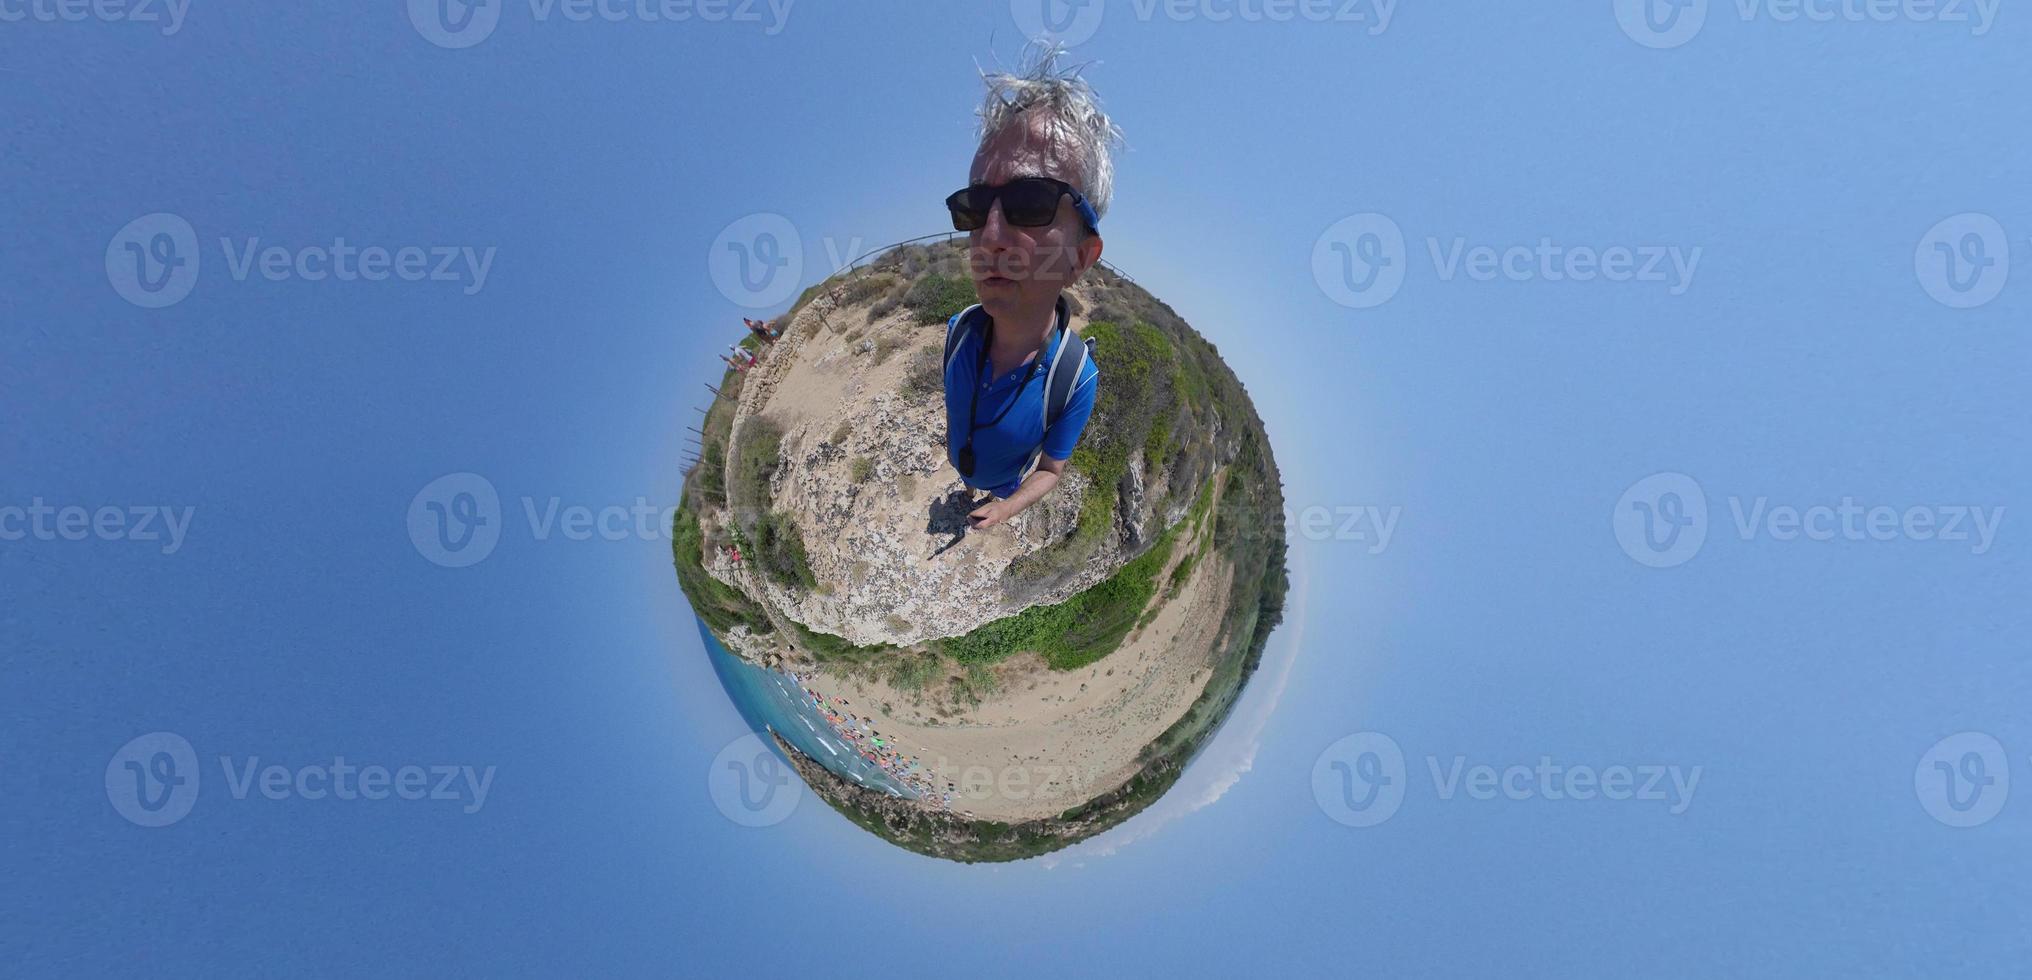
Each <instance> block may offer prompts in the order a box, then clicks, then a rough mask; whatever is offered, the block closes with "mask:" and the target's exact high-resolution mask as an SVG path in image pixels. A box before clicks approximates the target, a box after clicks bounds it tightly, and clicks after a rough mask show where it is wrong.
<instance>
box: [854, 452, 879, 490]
mask: <svg viewBox="0 0 2032 980" xmlns="http://www.w3.org/2000/svg"><path fill="white" fill-rule="evenodd" d="M874 472H875V461H874V460H872V459H869V458H868V457H866V456H856V457H854V462H853V474H852V476H853V478H854V482H855V483H866V482H868V477H869V475H870V474H872V473H874Z"/></svg>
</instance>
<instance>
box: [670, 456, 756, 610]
mask: <svg viewBox="0 0 2032 980" xmlns="http://www.w3.org/2000/svg"><path fill="white" fill-rule="evenodd" d="M670 551H671V558H672V560H673V561H674V562H675V563H676V565H677V584H678V587H679V588H681V589H683V590H684V594H685V598H686V599H689V600H690V601H691V608H692V611H693V612H695V613H697V614H698V617H699V618H700V619H702V620H704V621H705V624H706V627H707V628H708V629H711V630H712V631H713V632H714V633H725V632H726V631H728V630H730V629H732V628H734V627H735V626H738V625H744V624H745V625H746V626H747V627H748V629H749V630H750V631H752V632H756V633H769V632H772V631H774V629H775V625H774V624H773V623H771V622H770V620H769V615H768V614H767V613H766V612H764V611H763V610H762V607H761V606H758V605H756V604H755V603H753V602H751V601H749V599H748V597H747V596H745V595H742V594H741V591H740V590H739V589H736V588H734V587H733V586H730V585H728V584H727V583H725V582H722V581H720V580H719V579H716V578H714V577H713V576H712V574H711V573H709V572H707V571H706V570H705V566H704V557H705V541H704V535H703V534H702V533H701V532H700V530H699V520H698V514H697V512H695V511H694V510H692V499H691V494H690V492H689V491H687V492H686V493H685V495H684V496H683V497H682V498H681V499H680V501H679V503H678V508H677V513H676V515H675V516H674V517H673V518H672V519H671V524H670Z"/></svg>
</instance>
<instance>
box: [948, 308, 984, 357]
mask: <svg viewBox="0 0 2032 980" xmlns="http://www.w3.org/2000/svg"><path fill="white" fill-rule="evenodd" d="M981 312H982V311H981V304H979V303H975V304H974V305H972V306H969V307H967V308H966V309H964V310H961V311H959V313H958V314H957V315H955V316H954V317H953V320H952V323H951V324H950V325H948V326H947V327H946V328H945V357H944V359H943V361H944V364H945V369H946V370H947V371H951V370H952V362H953V355H954V354H957V353H959V350H960V342H961V341H963V340H965V339H967V334H968V333H969V332H971V331H972V330H973V329H974V322H975V321H977V320H979V319H980V314H981Z"/></svg>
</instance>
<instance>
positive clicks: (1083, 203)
mask: <svg viewBox="0 0 2032 980" xmlns="http://www.w3.org/2000/svg"><path fill="white" fill-rule="evenodd" d="M1066 194H1071V195H1072V206H1073V207H1074V208H1077V209H1078V210H1079V213H1080V220H1082V221H1084V222H1086V226H1087V230H1088V231H1090V232H1098V231H1099V230H1100V226H1101V216H1100V215H1099V214H1097V213H1095V212H1094V206H1093V205H1092V204H1089V203H1087V199H1086V195H1083V194H1081V193H1080V192H1079V191H1078V190H1076V189H1074V188H1073V186H1072V185H1071V184H1068V183H1066V182H1065V181H1062V180H1055V179H1053V178H1050V177H1018V178H1016V179H1015V180H1012V181H1010V182H1008V183H1006V184H1003V185H1002V186H1000V187H989V186H987V185H986V184H973V185H970V186H967V187H964V188H961V189H960V190H957V191H954V192H953V193H952V195H951V196H950V197H947V198H946V199H945V206H946V209H947V210H949V211H951V212H952V222H953V230H954V231H977V230H979V229H981V228H983V227H985V226H986V225H987V223H988V211H989V209H991V208H993V207H994V206H995V202H996V201H997V200H999V201H1001V202H1002V219H1003V220H1005V221H1007V222H1009V223H1010V224H1012V225H1016V226H1018V227H1022V228H1042V227H1044V226H1045V225H1048V224H1051V222H1052V221H1053V220H1054V219H1056V218H1057V217H1058V199H1059V198H1060V197H1062V196H1064V195H1066Z"/></svg>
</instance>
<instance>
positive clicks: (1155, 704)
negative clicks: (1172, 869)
mask: <svg viewBox="0 0 2032 980" xmlns="http://www.w3.org/2000/svg"><path fill="white" fill-rule="evenodd" d="M1216 485H1218V484H1216ZM1211 523H1212V521H1211V518H1209V520H1208V524H1209V525H1211ZM1209 530H1210V527H1209ZM1185 544H1186V542H1185V541H1184V540H1181V541H1180V542H1179V543H1178V546H1177V547H1175V548H1174V549H1173V551H1172V559H1171V562H1170V563H1169V564H1167V566H1166V568H1165V570H1164V572H1163V573H1162V574H1161V575H1160V577H1159V581H1160V582H1166V581H1168V576H1169V575H1170V571H1171V568H1172V567H1173V566H1175V565H1176V563H1177V562H1178V561H1179V560H1181V559H1182V558H1183V557H1184V556H1185V554H1186V553H1187V552H1188V549H1187V548H1186V547H1185ZM1232 577H1233V568H1232V567H1231V566H1230V565H1229V564H1228V563H1227V562H1226V560H1225V559H1222V558H1220V557H1218V556H1206V557H1203V558H1202V559H1201V561H1200V562H1199V564H1198V565H1196V566H1195V567H1194V568H1193V572H1192V575H1191V577H1190V578H1188V579H1187V580H1186V583H1185V585H1184V586H1183V587H1181V588H1180V590H1179V593H1178V595H1177V596H1176V597H1174V598H1173V599H1172V600H1171V601H1169V602H1167V603H1165V604H1164V605H1163V607H1162V609H1161V611H1160V612H1159V613H1158V614H1157V618H1156V619H1154V620H1152V621H1151V623H1150V624H1149V625H1148V626H1146V627H1144V628H1142V629H1141V630H1139V631H1137V632H1134V633H1131V634H1130V636H1129V638H1128V639H1127V640H1125V641H1124V642H1123V644H1122V646H1121V647H1119V648H1117V649H1116V650H1115V652H1113V653H1111V654H1109V655H1108V656H1106V657H1103V658H1101V660H1100V661H1098V662H1096V663H1094V664H1091V665H1089V666H1087V667H1082V668H1080V669H1078V670H1071V671H1054V670H1051V669H1049V668H1047V667H1046V666H1045V664H1044V661H1043V659H1042V658H1041V657H1038V656H1037V655H1035V654H1020V655H1018V656H1016V657H1013V658H1011V659H1010V660H1009V661H1008V662H1006V663H1004V664H1002V665H1000V666H999V668H998V671H997V673H998V675H999V680H1000V691H999V692H998V693H997V694H995V695H994V696H992V697H990V698H987V699H985V700H983V701H982V703H981V704H980V706H979V707H977V708H975V709H973V710H971V711H969V712H967V713H966V715H965V716H963V717H961V718H958V719H943V720H941V719H939V718H937V717H935V716H934V715H933V714H932V711H931V707H932V706H931V705H930V704H928V703H917V702H914V701H913V698H914V695H912V694H910V693H907V692H901V691H897V690H895V689H893V688H891V687H889V686H888V685H886V684H882V683H878V682H871V681H866V680H862V679H860V678H856V677H851V676H841V675H838V674H833V673H829V672H825V671H821V672H820V673H819V674H818V675H817V676H816V677H814V678H812V679H811V680H809V681H807V682H806V686H807V687H809V688H811V689H812V690H814V691H817V692H819V693H821V694H824V695H828V696H831V697H835V698H842V697H843V698H846V699H847V700H848V702H849V704H850V705H851V707H850V709H849V710H852V711H853V712H855V713H856V714H859V715H861V716H863V717H865V718H869V719H871V720H872V722H873V725H874V728H875V730H876V731H879V732H881V733H882V735H883V736H884V737H885V738H894V739H895V740H896V741H897V742H898V744H899V745H900V747H901V749H902V751H903V752H904V754H905V755H912V756H915V757H917V759H918V760H919V761H921V762H922V763H923V764H924V765H925V766H927V767H928V768H929V769H930V770H931V771H932V773H933V774H934V775H935V781H936V782H937V783H938V784H939V785H940V786H943V785H944V784H946V783H950V784H952V786H953V800H952V809H953V810H954V811H956V812H958V813H961V814H964V815H967V816H970V817H974V818H977V819H984V820H1000V821H1005V822H1011V823H1013V822H1017V821H1021V820H1028V819H1034V818H1038V817H1048V816H1054V815H1056V814H1058V813H1060V812H1063V811H1064V810H1067V809H1070V808H1072V807H1074V806H1077V805H1078V804H1080V803H1083V802H1085V801H1086V800H1088V799H1091V798H1093V797H1095V796H1097V795H1100V794H1102V793H1105V792H1108V791H1109V790H1112V789H1114V788H1115V787H1117V786H1120V785H1121V784H1122V783H1123V782H1125V781H1127V780H1128V779H1129V778H1130V777H1131V776H1134V775H1135V774H1136V772H1137V771H1138V770H1139V769H1140V768H1141V766H1140V764H1139V763H1138V761H1137V758H1136V756H1137V753H1138V751H1140V750H1141V749H1142V748H1143V746H1145V745H1148V744H1149V743H1150V742H1152V741H1153V740H1155V739H1156V738H1157V737H1158V736H1159V735H1161V734H1163V732H1164V730H1165V729H1167V728H1169V727H1171V725H1172V723H1174V722H1176V721H1177V720H1178V719H1179V718H1181V717H1183V716H1184V714H1185V712H1186V709H1188V708H1189V707H1191V706H1192V702H1193V701H1194V699H1196V698H1198V697H1199V695H1200V692H1202V691H1203V690H1205V688H1206V683H1207V680H1208V677H1209V674H1210V669H1209V666H1208V661H1209V660H1210V658H1211V655H1212V651H1213V647H1214V641H1215V639H1216V634H1217V633H1218V631H1219V629H1220V623H1221V617H1222V615H1223V614H1224V613H1225V612H1226V609H1227V594H1228V587H1229V585H1230V581H1231V579H1232ZM1162 598H1163V593H1162V591H1161V587H1160V592H1159V594H1158V596H1157V598H1156V599H1153V600H1152V601H1153V602H1155V601H1159V600H1161V599H1162ZM885 705H886V707H885Z"/></svg>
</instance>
